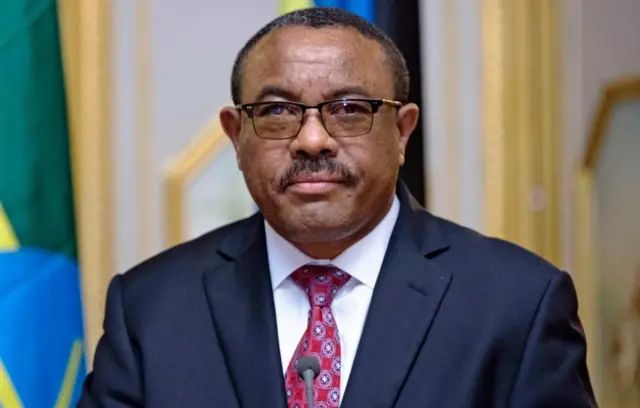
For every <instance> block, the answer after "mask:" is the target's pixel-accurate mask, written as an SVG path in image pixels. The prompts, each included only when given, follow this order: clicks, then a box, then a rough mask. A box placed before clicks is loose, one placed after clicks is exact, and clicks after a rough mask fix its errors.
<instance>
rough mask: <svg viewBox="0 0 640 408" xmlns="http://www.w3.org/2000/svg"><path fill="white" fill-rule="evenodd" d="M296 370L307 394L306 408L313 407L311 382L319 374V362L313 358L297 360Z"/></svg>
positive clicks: (307, 357) (305, 357) (306, 357)
mask: <svg viewBox="0 0 640 408" xmlns="http://www.w3.org/2000/svg"><path fill="white" fill-rule="evenodd" d="M296 370H297V371H298V375H299V376H300V378H302V379H303V380H304V385H305V388H306V393H307V407H309V408H312V407H313V380H315V379H316V377H317V376H318V374H320V361H318V359H317V358H316V357H314V356H304V357H301V358H300V359H299V360H298V364H296Z"/></svg>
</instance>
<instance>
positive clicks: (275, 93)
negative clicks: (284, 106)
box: [255, 85, 298, 102]
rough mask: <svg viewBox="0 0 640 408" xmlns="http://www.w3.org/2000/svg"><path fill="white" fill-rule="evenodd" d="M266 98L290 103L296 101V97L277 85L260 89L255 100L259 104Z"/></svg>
mask: <svg viewBox="0 0 640 408" xmlns="http://www.w3.org/2000/svg"><path fill="white" fill-rule="evenodd" d="M267 97H278V98H283V99H287V100H290V101H294V100H297V99H298V96H297V95H296V94H294V93H293V92H291V91H289V90H287V89H285V88H282V87H281V86H278V85H266V86H264V87H262V89H260V92H258V96H257V97H256V99H255V100H256V101H258V102H259V101H262V100H263V99H266V98H267Z"/></svg>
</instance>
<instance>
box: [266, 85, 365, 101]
mask: <svg viewBox="0 0 640 408" xmlns="http://www.w3.org/2000/svg"><path fill="white" fill-rule="evenodd" d="M353 95H356V96H361V97H364V98H369V97H370V94H369V92H367V90H366V89H364V88H363V87H361V86H357V85H353V86H345V87H342V88H338V89H335V90H333V91H330V92H329V93H327V94H324V96H325V100H331V99H340V98H344V97H345V96H353ZM268 97H277V98H283V99H286V100H289V101H296V100H298V99H299V96H298V95H297V94H295V93H294V92H292V91H289V90H287V89H285V88H283V87H281V86H278V85H265V86H264V87H262V89H260V92H258V96H257V97H256V99H255V101H256V102H260V101H263V100H264V99H266V98H268Z"/></svg>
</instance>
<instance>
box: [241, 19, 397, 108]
mask: <svg viewBox="0 0 640 408" xmlns="http://www.w3.org/2000/svg"><path fill="white" fill-rule="evenodd" d="M284 27H310V28H324V27H345V28H355V29H356V30H357V31H358V32H359V33H360V34H362V35H363V36H365V37H366V38H369V39H372V40H375V41H377V42H378V43H379V44H380V45H381V46H382V49H383V50H384V53H385V54H386V56H387V60H388V62H389V66H390V68H391V70H392V71H393V76H394V93H395V95H394V98H395V99H396V100H398V101H400V102H408V99H409V69H408V68H407V63H406V61H405V59H404V56H403V55H402V52H400V50H399V49H398V47H397V46H396V44H395V43H394V42H393V41H392V40H391V39H390V38H389V37H388V36H387V35H386V34H385V33H384V32H383V31H382V30H381V29H380V28H378V27H376V26H375V25H373V24H371V23H369V22H368V21H367V20H365V19H363V18H362V17H360V16H358V15H356V14H353V13H350V12H348V11H346V10H343V9H338V8H332V7H311V8H306V9H301V10H296V11H292V12H290V13H287V14H283V15H282V16H280V17H278V18H276V19H274V20H272V21H271V22H270V23H268V24H267V25H265V26H264V27H262V28H261V29H260V30H259V31H258V32H257V33H256V34H254V35H253V37H251V38H250V39H249V41H247V43H246V44H245V45H244V47H242V49H241V50H240V52H239V53H238V56H237V57H236V60H235V63H234V64H233V70H232V73H231V97H232V98H233V102H234V103H235V104H240V103H242V102H241V100H240V99H241V97H240V95H241V94H242V79H243V74H244V72H243V70H244V63H245V60H246V59H247V57H248V55H249V53H250V52H251V50H253V48H254V47H255V46H256V44H257V43H258V42H259V41H260V40H261V39H262V38H264V37H265V36H266V35H267V34H269V33H271V32H273V31H275V30H277V29H279V28H284Z"/></svg>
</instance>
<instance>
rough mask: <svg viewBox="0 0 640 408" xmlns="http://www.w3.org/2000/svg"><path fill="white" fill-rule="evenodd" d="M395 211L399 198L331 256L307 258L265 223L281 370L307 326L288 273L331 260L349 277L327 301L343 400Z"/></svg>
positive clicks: (305, 307) (300, 294) (301, 297)
mask: <svg viewBox="0 0 640 408" xmlns="http://www.w3.org/2000/svg"><path fill="white" fill-rule="evenodd" d="M399 210H400V202H399V201H398V198H397V197H395V198H394V201H393V205H392V206H391V209H390V210H389V212H388V213H387V215H386V216H385V217H384V218H383V219H382V221H381V222H380V223H379V224H378V225H377V226H376V227H375V228H374V229H373V230H372V231H371V232H370V233H369V234H368V235H367V236H365V237H364V238H362V239H361V240H360V241H358V242H357V243H355V244H353V245H352V246H351V247H349V248H348V249H347V250H346V251H344V252H343V253H342V254H340V255H339V256H338V257H337V258H335V259H332V260H324V259H322V260H321V259H313V258H310V257H309V256H307V255H305V254H304V253H302V252H301V251H300V250H298V249H297V248H295V247H294V246H293V245H292V244H291V243H289V241H287V240H286V239H284V238H283V237H282V236H280V235H279V234H278V233H277V232H275V231H274V230H273V228H271V226H270V225H269V224H268V223H267V222H265V232H266V242H267V254H268V257H269V270H270V272H271V284H272V287H273V296H274V301H275V309H276V320H277V324H278V338H279V343H280V354H281V356H282V367H283V369H284V372H286V370H287V367H288V366H289V361H290V360H291V357H292V356H293V353H294V352H295V349H296V347H297V346H298V342H299V341H300V339H301V338H302V335H303V334H304V332H305V330H306V328H307V317H308V313H309V309H310V305H309V299H308V297H307V295H306V293H305V292H304V291H303V290H302V289H301V288H300V287H299V286H298V285H296V284H295V283H294V282H293V281H292V280H291V278H290V274H291V273H293V271H295V270H296V269H298V268H299V267H301V266H302V265H305V264H308V263H318V264H331V265H333V266H335V267H337V268H340V269H341V270H342V271H344V272H346V273H348V274H349V275H351V279H350V280H349V281H348V282H347V284H346V285H344V286H343V287H342V288H341V289H340V290H339V291H338V293H337V294H336V296H335V298H334V300H333V303H332V304H331V309H332V311H333V316H334V317H335V320H336V324H337V325H338V331H339V333H340V349H341V363H342V367H341V370H342V371H341V375H340V399H341V400H342V397H343V396H344V391H345V389H346V386H347V380H348V379H349V374H350V373H351V367H352V365H353V360H354V357H355V354H356V350H357V349H358V343H359V342H360V335H361V334H362V328H363V326H364V321H365V318H366V315H367V311H368V309H369V303H370V302H371V295H372V294H373V288H374V286H375V284H376V280H377V279H378V275H379V273H380V268H381V266H382V261H383V259H384V256H385V253H386V252H387V246H388V245H389V239H390V238H391V232H392V231H393V227H394V226H395V223H396V220H397V218H398V212H399Z"/></svg>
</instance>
